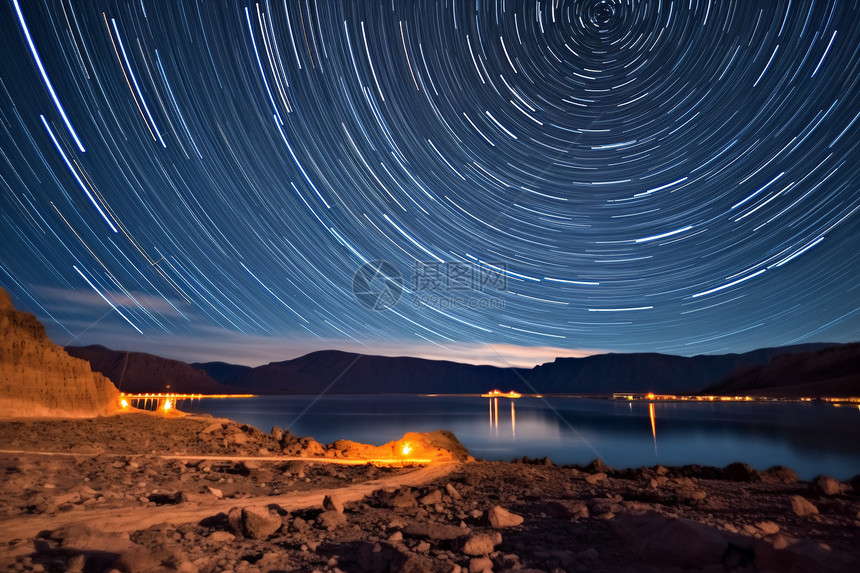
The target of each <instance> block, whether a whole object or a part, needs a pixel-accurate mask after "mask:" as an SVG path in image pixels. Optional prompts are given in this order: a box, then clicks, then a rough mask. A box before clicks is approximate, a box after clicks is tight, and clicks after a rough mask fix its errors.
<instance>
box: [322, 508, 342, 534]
mask: <svg viewBox="0 0 860 573" xmlns="http://www.w3.org/2000/svg"><path fill="white" fill-rule="evenodd" d="M317 523H318V524H319V525H320V527H322V528H324V529H327V530H328V531H332V530H334V529H337V528H338V527H340V526H341V525H344V524H346V516H345V515H344V514H343V512H340V511H335V510H329V511H324V512H322V513H321V514H319V516H318V517H317Z"/></svg>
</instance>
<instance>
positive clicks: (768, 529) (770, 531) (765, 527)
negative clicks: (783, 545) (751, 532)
mask: <svg viewBox="0 0 860 573" xmlns="http://www.w3.org/2000/svg"><path fill="white" fill-rule="evenodd" d="M755 526H756V527H758V528H759V529H760V530H762V531H763V532H764V534H765V535H775V534H777V533H779V525H777V524H776V523H774V522H773V521H759V522H758V523H756V524H755Z"/></svg>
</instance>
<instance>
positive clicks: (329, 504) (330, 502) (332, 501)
mask: <svg viewBox="0 0 860 573" xmlns="http://www.w3.org/2000/svg"><path fill="white" fill-rule="evenodd" d="M322 504H323V509H325V510H326V511H336V512H337V513H343V504H342V503H341V502H340V501H339V500H338V499H337V498H333V497H332V496H330V495H327V496H325V497H324V498H323V503H322Z"/></svg>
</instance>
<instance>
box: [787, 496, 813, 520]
mask: <svg viewBox="0 0 860 573" xmlns="http://www.w3.org/2000/svg"><path fill="white" fill-rule="evenodd" d="M791 511H793V512H794V514H795V515H796V516H798V517H806V516H808V515H818V508H817V507H815V505H814V504H813V503H812V502H810V501H809V500H808V499H806V498H805V497H801V496H799V495H793V496H791Z"/></svg>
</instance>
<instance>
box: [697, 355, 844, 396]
mask: <svg viewBox="0 0 860 573" xmlns="http://www.w3.org/2000/svg"><path fill="white" fill-rule="evenodd" d="M703 393H704V394H716V395H744V396H773V397H784V398H797V397H801V396H837V397H843V398H844V397H849V396H860V343H854V344H845V345H841V346H835V347H830V348H824V349H819V350H816V351H812V352H802V353H799V354H780V355H779V356H776V357H774V359H773V360H772V361H771V362H770V363H769V364H767V365H764V366H755V367H752V368H746V369H744V370H741V371H739V372H737V373H735V374H733V375H732V376H729V377H727V378H726V379H725V380H722V381H720V382H718V383H717V384H715V385H713V386H711V387H709V388H706V389H705V390H704V391H703Z"/></svg>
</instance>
